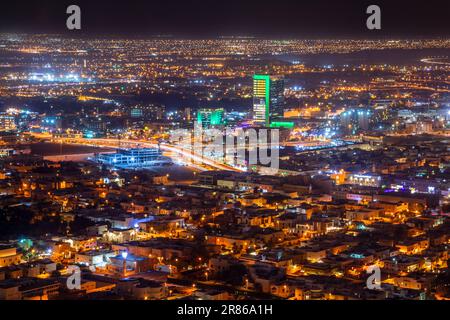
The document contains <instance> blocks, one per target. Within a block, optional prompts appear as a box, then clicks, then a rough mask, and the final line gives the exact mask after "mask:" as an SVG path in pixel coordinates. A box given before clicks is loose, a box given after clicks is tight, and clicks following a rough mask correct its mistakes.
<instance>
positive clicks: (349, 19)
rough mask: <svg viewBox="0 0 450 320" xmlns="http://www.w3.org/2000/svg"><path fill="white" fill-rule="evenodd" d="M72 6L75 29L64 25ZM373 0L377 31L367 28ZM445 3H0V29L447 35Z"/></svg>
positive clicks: (448, 2) (449, 2) (449, 22)
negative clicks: (78, 25)
mask: <svg viewBox="0 0 450 320" xmlns="http://www.w3.org/2000/svg"><path fill="white" fill-rule="evenodd" d="M70 4H77V5H79V6H80V7H81V12H82V30H81V31H70V32H68V31H67V29H66V23H65V21H66V18H67V14H66V13H65V11H66V8H67V6H68V5H70ZM370 4H377V5H379V6H380V7H381V11H382V30H381V31H369V30H367V28H366V23H365V21H366V19H367V16H368V15H367V14H366V13H365V11H366V8H367V6H368V5H370ZM449 13H450V0H422V1H411V0H390V1H385V0H383V1H378V0H372V1H366V0H359V1H357V0H334V1H331V0H326V1H325V0H184V1H181V0H163V1H161V0H127V1H114V0H108V1H107V0H90V1H85V0H53V1H50V0H40V1H37V0H28V1H20V0H2V3H1V5H0V31H8V32H36V33H40V32H52V33H69V34H70V35H80V36H84V35H97V34H101V35H125V34H126V35H136V36H152V35H157V34H165V35H169V34H170V35H173V36H176V37H216V36H229V35H242V36H247V35H251V36H259V37H265V38H317V37H322V38H323V37H365V38H370V37H399V36H400V37H430V36H450V18H449Z"/></svg>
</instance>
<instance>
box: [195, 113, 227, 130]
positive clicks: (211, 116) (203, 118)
mask: <svg viewBox="0 0 450 320" xmlns="http://www.w3.org/2000/svg"><path fill="white" fill-rule="evenodd" d="M223 113H224V110H223V109H222V108H218V109H199V110H198V112H197V122H199V123H201V125H202V128H204V129H208V128H210V127H213V126H220V125H223V124H224V123H223Z"/></svg>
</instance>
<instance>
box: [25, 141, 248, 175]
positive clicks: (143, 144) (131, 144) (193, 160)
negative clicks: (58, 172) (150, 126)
mask: <svg viewBox="0 0 450 320" xmlns="http://www.w3.org/2000/svg"><path fill="white" fill-rule="evenodd" d="M30 134H31V135H33V136H34V137H36V138H40V139H44V140H50V141H52V142H57V143H63V144H78V145H91V146H97V147H115V148H118V147H119V146H120V147H121V148H158V143H157V142H156V141H148V140H129V139H120V140H119V139H112V138H89V139H88V138H78V137H67V138H65V137H64V138H63V137H53V136H52V135H50V134H39V133H30ZM159 148H160V149H161V150H162V151H166V152H169V154H168V156H169V157H171V158H172V159H173V160H174V161H176V162H180V161H182V162H183V163H184V164H186V165H188V166H190V167H193V168H195V169H198V170H202V171H205V170H210V169H215V170H229V171H235V172H242V171H243V170H240V169H238V168H235V167H232V166H229V165H227V164H224V163H221V162H218V161H215V160H212V159H209V158H205V157H204V156H201V155H199V154H196V153H195V152H193V151H191V150H187V149H184V148H182V147H180V146H175V145H171V144H167V143H160V144H159ZM180 155H181V156H182V157H180Z"/></svg>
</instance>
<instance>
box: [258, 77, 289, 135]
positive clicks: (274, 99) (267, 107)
mask: <svg viewBox="0 0 450 320" xmlns="http://www.w3.org/2000/svg"><path fill="white" fill-rule="evenodd" d="M283 112H284V80H283V78H281V77H276V76H270V75H260V74H255V75H254V76H253V120H255V122H257V123H261V124H264V125H265V126H270V123H271V122H272V121H273V120H276V119H279V118H282V117H283Z"/></svg>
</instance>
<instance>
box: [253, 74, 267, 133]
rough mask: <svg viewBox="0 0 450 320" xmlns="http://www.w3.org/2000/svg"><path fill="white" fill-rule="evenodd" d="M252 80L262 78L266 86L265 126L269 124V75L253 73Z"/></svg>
mask: <svg viewBox="0 0 450 320" xmlns="http://www.w3.org/2000/svg"><path fill="white" fill-rule="evenodd" d="M253 79H254V80H264V84H265V86H266V94H265V99H266V126H268V125H269V122H270V119H269V116H270V76H269V75H267V74H255V75H254V76H253Z"/></svg>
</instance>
